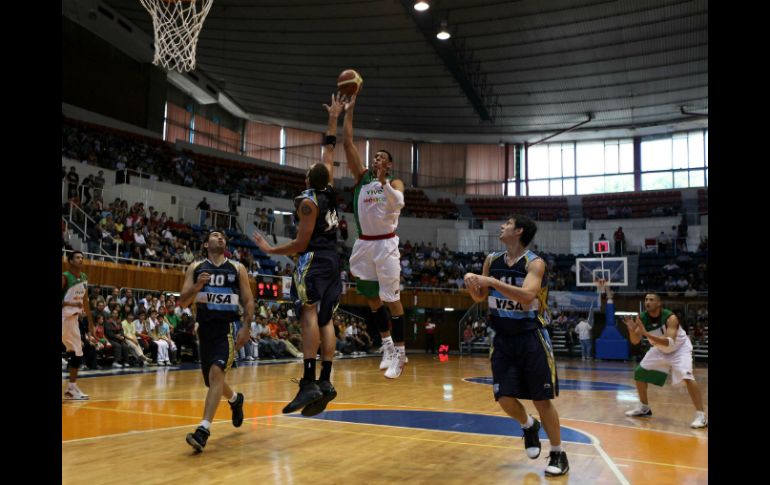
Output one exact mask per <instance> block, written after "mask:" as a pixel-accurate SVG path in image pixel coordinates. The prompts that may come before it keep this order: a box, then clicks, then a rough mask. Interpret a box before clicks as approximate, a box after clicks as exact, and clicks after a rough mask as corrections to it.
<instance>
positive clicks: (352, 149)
mask: <svg viewBox="0 0 770 485" xmlns="http://www.w3.org/2000/svg"><path fill="white" fill-rule="evenodd" d="M355 105H356V96H355V95H353V97H352V98H350V101H348V102H347V103H345V121H344V122H343V124H342V136H343V137H344V139H345V141H344V147H345V159H346V160H347V162H348V168H349V169H350V171H351V172H352V173H353V177H355V181H356V185H358V182H359V181H360V180H361V176H362V175H363V173H364V172H366V167H364V164H363V162H362V161H361V155H360V154H359V153H358V148H356V145H355V144H354V143H353V109H354V108H355Z"/></svg>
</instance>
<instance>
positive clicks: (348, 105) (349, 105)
mask: <svg viewBox="0 0 770 485" xmlns="http://www.w3.org/2000/svg"><path fill="white" fill-rule="evenodd" d="M356 96H357V94H354V95H353V96H351V97H350V98H345V111H350V110H352V109H353V108H354V107H355V106H356Z"/></svg>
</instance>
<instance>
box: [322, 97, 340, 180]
mask: <svg viewBox="0 0 770 485" xmlns="http://www.w3.org/2000/svg"><path fill="white" fill-rule="evenodd" d="M323 107H324V108H325V109H326V111H327V112H328V113H329V125H328V126H327V128H326V137H325V139H324V152H323V163H324V165H326V169H327V170H329V185H332V181H333V180H334V147H335V145H336V144H337V119H338V118H339V116H340V114H341V113H342V111H343V110H344V109H345V104H344V103H343V101H342V95H340V93H337V94H332V100H331V104H330V105H327V104H324V105H323Z"/></svg>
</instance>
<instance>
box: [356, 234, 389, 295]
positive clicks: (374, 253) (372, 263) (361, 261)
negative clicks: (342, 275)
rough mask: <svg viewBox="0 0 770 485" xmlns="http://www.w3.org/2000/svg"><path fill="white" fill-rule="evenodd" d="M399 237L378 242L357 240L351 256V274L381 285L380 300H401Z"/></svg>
mask: <svg viewBox="0 0 770 485" xmlns="http://www.w3.org/2000/svg"><path fill="white" fill-rule="evenodd" d="M399 259H400V253H399V251H398V236H396V237H392V238H390V239H380V240H377V241H364V240H363V239H358V240H356V242H355V244H353V254H352V255H351V256H350V272H351V273H352V274H353V276H355V277H356V278H358V279H360V280H365V281H376V282H378V283H379V287H380V288H379V294H378V296H379V297H380V300H382V301H385V302H394V301H399V300H400V299H401V295H400V291H399V289H400V278H401V263H400V261H399Z"/></svg>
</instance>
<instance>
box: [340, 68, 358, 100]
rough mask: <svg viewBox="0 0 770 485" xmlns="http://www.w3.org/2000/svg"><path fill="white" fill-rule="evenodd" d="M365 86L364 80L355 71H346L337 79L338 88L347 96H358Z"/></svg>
mask: <svg viewBox="0 0 770 485" xmlns="http://www.w3.org/2000/svg"><path fill="white" fill-rule="evenodd" d="M363 84H364V79H363V78H362V77H361V75H360V74H358V73H357V72H356V71H354V70H353V69H346V70H344V71H342V72H341V73H340V75H339V77H337V88H338V89H339V90H340V92H341V93H342V94H344V95H346V96H353V95H354V94H358V93H359V91H361V86H362V85H363Z"/></svg>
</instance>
